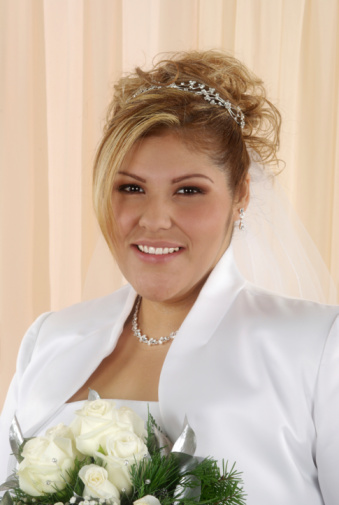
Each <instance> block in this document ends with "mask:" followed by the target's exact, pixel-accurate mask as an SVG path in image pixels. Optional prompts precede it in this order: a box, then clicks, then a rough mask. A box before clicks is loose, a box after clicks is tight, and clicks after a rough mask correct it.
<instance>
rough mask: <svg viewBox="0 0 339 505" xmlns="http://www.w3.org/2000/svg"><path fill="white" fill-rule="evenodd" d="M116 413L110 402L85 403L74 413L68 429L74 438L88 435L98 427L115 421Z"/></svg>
mask: <svg viewBox="0 0 339 505" xmlns="http://www.w3.org/2000/svg"><path fill="white" fill-rule="evenodd" d="M116 411H117V409H116V407H115V403H114V402H113V401H112V400H94V401H86V402H84V406H83V408H82V409H80V410H77V411H76V412H75V414H76V418H75V419H74V420H73V421H72V423H71V424H70V428H71V430H72V432H73V433H74V435H75V436H78V435H82V434H84V433H88V432H89V431H92V430H94V429H96V428H97V427H98V426H101V425H105V424H107V423H108V422H111V421H116Z"/></svg>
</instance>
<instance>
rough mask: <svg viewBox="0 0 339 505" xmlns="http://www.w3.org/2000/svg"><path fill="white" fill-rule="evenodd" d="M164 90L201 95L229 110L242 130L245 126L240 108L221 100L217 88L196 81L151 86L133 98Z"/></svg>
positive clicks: (135, 94) (138, 92)
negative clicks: (152, 91) (148, 92)
mask: <svg viewBox="0 0 339 505" xmlns="http://www.w3.org/2000/svg"><path fill="white" fill-rule="evenodd" d="M162 88H174V89H179V90H181V91H189V92H190V93H194V94H195V95H201V96H203V97H204V99H205V100H206V101H207V102H209V103H210V104H212V105H220V106H221V107H224V108H225V109H227V112H228V113H229V115H230V116H231V118H233V119H234V121H235V122H236V123H237V124H238V125H239V126H240V128H241V129H243V128H244V126H245V116H244V114H243V112H242V111H241V109H240V107H239V106H235V105H233V104H231V102H230V101H229V100H224V99H223V98H221V96H220V95H219V93H216V92H215V88H209V87H208V86H207V85H206V84H203V83H198V82H196V81H189V82H181V83H180V84H176V83H172V84H169V85H168V86H156V85H153V86H149V87H148V88H141V89H139V90H138V91H137V92H136V93H134V95H133V98H135V97H136V96H138V95H141V94H142V93H146V91H150V90H152V89H162Z"/></svg>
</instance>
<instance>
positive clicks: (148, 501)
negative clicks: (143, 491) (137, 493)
mask: <svg viewBox="0 0 339 505" xmlns="http://www.w3.org/2000/svg"><path fill="white" fill-rule="evenodd" d="M133 505H161V503H160V501H159V500H158V498H156V497H155V496H152V495H151V494H148V495H146V496H143V497H142V498H139V500H135V501H134V502H133Z"/></svg>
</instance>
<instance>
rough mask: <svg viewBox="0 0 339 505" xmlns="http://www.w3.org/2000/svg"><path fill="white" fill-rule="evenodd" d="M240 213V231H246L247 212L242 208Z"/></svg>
mask: <svg viewBox="0 0 339 505" xmlns="http://www.w3.org/2000/svg"><path fill="white" fill-rule="evenodd" d="M239 212H240V223H239V230H244V229H245V224H244V218H245V210H244V209H242V208H241V209H240V211H239Z"/></svg>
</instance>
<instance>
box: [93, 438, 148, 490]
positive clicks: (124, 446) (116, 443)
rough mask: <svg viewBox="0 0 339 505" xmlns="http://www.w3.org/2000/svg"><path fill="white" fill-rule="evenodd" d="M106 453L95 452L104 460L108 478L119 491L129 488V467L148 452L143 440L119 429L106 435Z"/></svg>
mask: <svg viewBox="0 0 339 505" xmlns="http://www.w3.org/2000/svg"><path fill="white" fill-rule="evenodd" d="M104 450H105V452H106V455H103V454H100V453H96V455H97V456H99V457H100V458H102V460H103V461H104V463H105V465H106V468H107V471H108V476H109V480H110V481H111V482H113V484H114V485H115V486H116V487H117V488H118V489H119V491H121V490H122V489H124V490H125V491H126V492H127V493H128V492H129V491H130V490H131V476H130V471H129V467H130V465H132V464H133V463H135V462H136V461H140V460H141V459H142V458H144V457H145V455H147V454H148V451H147V447H146V445H145V443H144V442H143V440H142V439H141V438H140V437H138V436H137V435H136V434H135V433H133V432H132V431H127V430H120V431H117V432H116V433H114V435H112V436H109V437H107V439H106V444H105V446H104Z"/></svg>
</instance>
